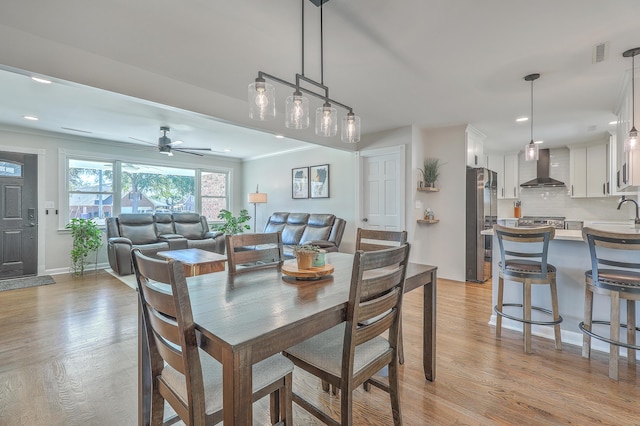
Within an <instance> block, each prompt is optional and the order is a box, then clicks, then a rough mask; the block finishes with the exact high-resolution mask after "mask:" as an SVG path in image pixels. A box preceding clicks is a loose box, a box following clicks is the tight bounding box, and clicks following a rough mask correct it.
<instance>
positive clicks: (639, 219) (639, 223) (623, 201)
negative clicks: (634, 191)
mask: <svg viewBox="0 0 640 426" xmlns="http://www.w3.org/2000/svg"><path fill="white" fill-rule="evenodd" d="M627 201H631V202H632V203H633V204H635V205H636V218H635V220H634V223H635V224H636V225H640V217H638V202H637V201H636V200H632V199H630V198H627V197H626V196H624V195H623V196H622V198H620V202H619V203H618V210H620V206H622V205H623V204H624V203H626V202H627Z"/></svg>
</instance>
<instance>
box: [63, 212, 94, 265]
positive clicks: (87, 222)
mask: <svg viewBox="0 0 640 426" xmlns="http://www.w3.org/2000/svg"><path fill="white" fill-rule="evenodd" d="M65 228H66V229H70V230H71V238H72V239H73V246H72V247H71V253H70V254H71V271H72V272H73V274H74V275H82V274H84V269H85V265H86V264H87V256H89V255H90V254H91V253H92V252H95V254H96V262H95V264H96V265H97V264H98V250H99V249H100V247H102V231H100V228H98V225H97V224H96V222H95V221H94V220H93V219H81V218H73V219H71V222H69V223H68V224H67V226H66V227H65Z"/></svg>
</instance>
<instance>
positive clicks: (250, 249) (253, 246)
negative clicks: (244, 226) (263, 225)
mask: <svg viewBox="0 0 640 426" xmlns="http://www.w3.org/2000/svg"><path fill="white" fill-rule="evenodd" d="M226 245H227V263H228V265H229V273H230V274H235V273H238V272H245V271H252V270H254V269H258V268H268V267H276V268H278V269H281V268H282V264H283V262H284V255H283V246H282V233H280V232H268V233H264V234H237V235H227V236H226Z"/></svg>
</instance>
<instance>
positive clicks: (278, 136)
mask: <svg viewBox="0 0 640 426" xmlns="http://www.w3.org/2000/svg"><path fill="white" fill-rule="evenodd" d="M276 138H278V139H284V135H276Z"/></svg>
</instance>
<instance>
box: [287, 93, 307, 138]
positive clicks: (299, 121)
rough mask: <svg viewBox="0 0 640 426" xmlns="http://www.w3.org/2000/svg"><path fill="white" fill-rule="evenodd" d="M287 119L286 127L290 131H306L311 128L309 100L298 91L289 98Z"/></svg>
mask: <svg viewBox="0 0 640 426" xmlns="http://www.w3.org/2000/svg"><path fill="white" fill-rule="evenodd" d="M285 114H286V119H285V122H284V125H285V126H287V128H289V129H306V128H308V127H309V99H307V98H306V97H304V96H302V93H300V92H298V91H296V92H293V95H291V96H287V101H286V109H285Z"/></svg>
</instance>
